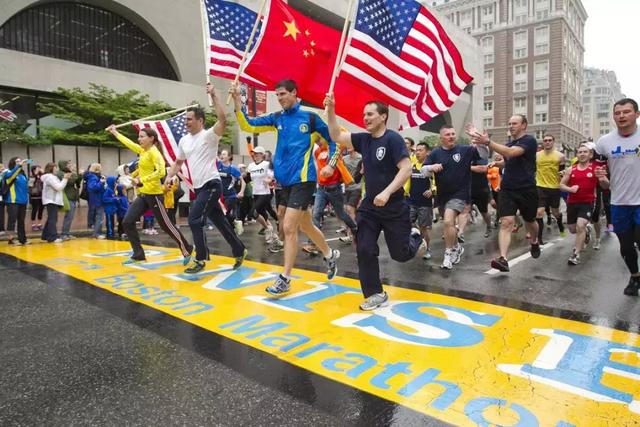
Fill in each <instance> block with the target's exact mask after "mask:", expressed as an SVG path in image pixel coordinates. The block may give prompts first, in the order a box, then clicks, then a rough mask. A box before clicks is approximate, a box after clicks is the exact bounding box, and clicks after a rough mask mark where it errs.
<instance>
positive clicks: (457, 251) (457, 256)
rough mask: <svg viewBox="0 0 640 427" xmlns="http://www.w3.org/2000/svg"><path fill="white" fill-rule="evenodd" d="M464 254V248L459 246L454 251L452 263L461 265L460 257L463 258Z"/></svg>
mask: <svg viewBox="0 0 640 427" xmlns="http://www.w3.org/2000/svg"><path fill="white" fill-rule="evenodd" d="M463 253H464V248H463V247H462V245H461V244H458V246H456V247H455V248H453V250H452V252H451V256H452V258H453V259H452V262H453V263H454V264H459V263H460V257H461V256H462V254H463Z"/></svg>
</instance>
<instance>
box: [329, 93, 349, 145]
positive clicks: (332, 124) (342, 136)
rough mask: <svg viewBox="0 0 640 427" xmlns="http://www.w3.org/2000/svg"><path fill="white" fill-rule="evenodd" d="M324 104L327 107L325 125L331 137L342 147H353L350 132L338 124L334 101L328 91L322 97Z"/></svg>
mask: <svg viewBox="0 0 640 427" xmlns="http://www.w3.org/2000/svg"><path fill="white" fill-rule="evenodd" d="M324 106H325V107H326V109H327V125H328V128H329V136H330V137H331V139H332V140H333V141H335V142H336V143H337V144H340V145H342V146H343V147H346V148H353V144H352V143H351V132H349V131H347V130H344V129H342V128H341V127H340V125H339V124H338V116H336V103H335V99H334V97H333V94H332V93H328V94H327V96H326V97H325V98H324Z"/></svg>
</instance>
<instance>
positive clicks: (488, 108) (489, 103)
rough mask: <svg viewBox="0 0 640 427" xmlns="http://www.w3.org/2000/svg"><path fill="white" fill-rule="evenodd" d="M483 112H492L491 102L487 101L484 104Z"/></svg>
mask: <svg viewBox="0 0 640 427" xmlns="http://www.w3.org/2000/svg"><path fill="white" fill-rule="evenodd" d="M484 111H493V101H487V102H485V103H484Z"/></svg>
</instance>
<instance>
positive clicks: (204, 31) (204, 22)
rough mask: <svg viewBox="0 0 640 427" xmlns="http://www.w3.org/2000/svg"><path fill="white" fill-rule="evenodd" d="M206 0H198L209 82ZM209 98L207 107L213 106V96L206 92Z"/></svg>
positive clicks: (205, 66) (209, 81)
mask: <svg viewBox="0 0 640 427" xmlns="http://www.w3.org/2000/svg"><path fill="white" fill-rule="evenodd" d="M206 7H207V6H206V1H205V0H201V1H200V22H201V24H202V45H203V46H204V69H205V73H206V75H207V83H211V76H210V74H209V52H210V51H211V50H210V49H209V25H208V24H207V17H206V16H207V15H206V14H207V10H206ZM207 99H208V100H209V107H213V98H211V95H210V94H207Z"/></svg>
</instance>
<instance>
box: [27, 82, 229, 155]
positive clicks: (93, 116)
mask: <svg viewBox="0 0 640 427" xmlns="http://www.w3.org/2000/svg"><path fill="white" fill-rule="evenodd" d="M56 93H57V94H58V95H61V96H62V97H63V98H64V99H63V100H55V101H48V102H43V103H38V109H39V110H40V111H42V112H43V113H45V114H49V115H52V116H54V117H56V118H58V119H64V120H67V121H69V122H73V123H76V126H74V127H72V128H70V129H58V128H54V127H46V126H41V127H40V132H41V139H42V142H45V143H52V144H77V145H112V146H118V145H120V143H119V142H118V141H116V140H115V139H114V138H113V136H111V134H109V133H107V132H105V131H104V129H105V128H106V127H107V126H109V125H110V124H112V123H115V124H118V123H125V122H128V121H131V120H135V119H140V118H143V117H147V116H152V115H154V114H158V113H162V112H163V111H169V110H172V109H174V108H176V107H172V106H170V105H168V104H166V103H165V102H160V101H154V102H151V101H150V100H149V96H148V95H145V94H141V93H140V92H139V91H137V90H129V91H127V92H124V93H117V92H115V91H114V90H112V89H109V88H107V87H106V86H102V85H97V84H93V83H91V84H90V87H89V89H88V90H87V91H84V90H82V89H80V88H73V89H65V88H59V89H58V90H57V91H56ZM195 103H196V102H195V101H194V102H192V103H191V104H195ZM178 107H180V106H178ZM169 117H170V116H166V117H162V118H169ZM162 118H161V119H162ZM215 121H216V118H215V116H214V115H213V114H207V120H206V126H207V127H209V126H212V125H213V124H214V123H215ZM227 129H232V126H227ZM119 130H120V132H121V133H122V134H124V135H126V136H127V137H129V138H130V139H132V140H133V141H135V140H136V139H137V135H136V132H135V129H134V128H133V126H126V127H124V128H121V129H119ZM231 140H232V134H231V131H228V132H227V133H226V134H225V136H224V137H223V141H222V142H223V143H227V144H229V143H231Z"/></svg>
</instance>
